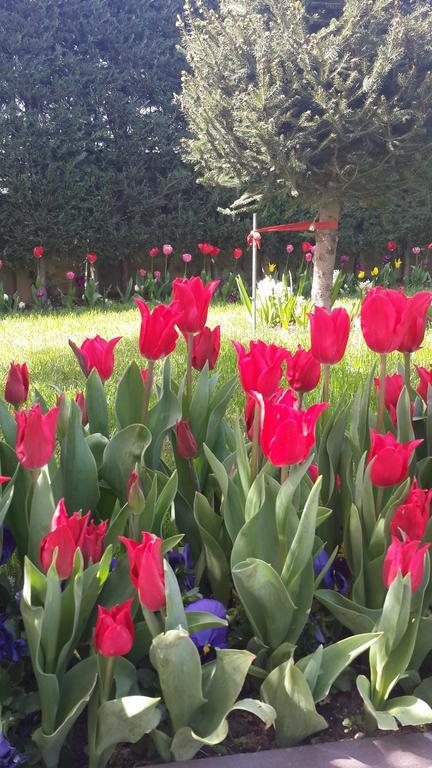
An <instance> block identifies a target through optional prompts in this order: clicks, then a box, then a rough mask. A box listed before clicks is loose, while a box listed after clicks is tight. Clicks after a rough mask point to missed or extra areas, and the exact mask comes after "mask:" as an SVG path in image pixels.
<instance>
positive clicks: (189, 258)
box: [182, 253, 192, 264]
mask: <svg viewBox="0 0 432 768" xmlns="http://www.w3.org/2000/svg"><path fill="white" fill-rule="evenodd" d="M182 259H183V261H184V263H185V264H189V262H190V261H192V254H191V253H184V254H183V256H182Z"/></svg>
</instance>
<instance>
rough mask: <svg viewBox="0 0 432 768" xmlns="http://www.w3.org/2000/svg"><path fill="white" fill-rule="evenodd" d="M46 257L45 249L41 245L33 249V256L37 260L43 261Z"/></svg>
mask: <svg viewBox="0 0 432 768" xmlns="http://www.w3.org/2000/svg"><path fill="white" fill-rule="evenodd" d="M43 255H44V249H43V248H42V246H41V245H37V246H36V247H35V248H33V256H34V257H35V259H41V258H42V256H43Z"/></svg>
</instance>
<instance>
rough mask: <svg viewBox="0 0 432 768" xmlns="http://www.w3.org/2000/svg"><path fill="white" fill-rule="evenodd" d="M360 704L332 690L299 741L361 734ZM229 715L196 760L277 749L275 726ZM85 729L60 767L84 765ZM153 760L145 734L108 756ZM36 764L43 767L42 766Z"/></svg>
mask: <svg viewBox="0 0 432 768" xmlns="http://www.w3.org/2000/svg"><path fill="white" fill-rule="evenodd" d="M362 704H363V702H362V701H361V699H360V697H359V695H358V694H357V692H356V691H349V692H335V693H334V694H332V695H331V696H329V697H328V698H327V699H325V700H324V701H323V702H322V703H321V704H319V705H318V706H317V710H318V712H319V713H320V714H322V715H323V717H325V719H326V720H327V722H328V724H329V727H328V728H327V729H326V730H325V731H321V733H318V734H316V735H315V736H313V737H312V738H310V739H307V740H306V741H304V742H302V744H319V743H323V742H327V741H341V740H342V739H352V738H362V737H363V735H364V731H363V723H362V717H361V714H359V713H361V712H362ZM228 719H229V736H228V738H227V739H226V740H225V741H224V742H223V743H222V744H219V745H218V746H216V747H213V748H211V749H210V748H205V749H202V750H201V751H200V752H199V753H198V754H197V756H196V760H199V759H200V758H201V759H202V758H206V757H215V756H224V755H232V754H238V753H241V752H262V751H265V750H269V749H277V744H276V741H275V733H274V729H273V728H269V729H268V730H266V729H265V728H264V725H263V724H262V723H261V722H260V721H259V720H257V718H255V717H254V716H253V715H250V714H248V713H246V712H233V713H232V714H231V715H230V716H229V718H228ZM80 729H82V738H80V733H79V732H80ZM426 730H430V727H428V726H423V727H418V728H413V727H406V728H401V729H400V731H399V732H402V733H407V732H417V733H421V732H424V731H426ZM85 731H86V723H85V722H84V721H83V722H79V723H78V726H77V728H76V729H75V732H74V738H73V739H72V740H69V749H70V751H69V750H68V749H67V747H66V749H65V751H64V753H63V760H62V768H87V765H88V761H87V757H86V755H85V754H84V753H83V751H82V745H83V744H84V743H85V735H86V733H85ZM391 733H393V731H379V732H377V734H378V735H379V736H380V737H381V736H386V735H388V734H391ZM156 764H161V763H160V762H159V759H158V756H157V755H156V754H155V752H154V749H153V745H152V742H151V739H150V738H149V737H145V738H144V739H143V740H142V741H141V742H140V743H139V744H137V745H135V746H133V747H129V746H126V745H125V746H120V747H119V748H118V749H117V750H116V752H115V754H114V755H113V757H112V758H111V761H110V762H109V764H108V768H147V767H148V766H151V765H156ZM162 765H163V764H162ZM179 765H181V764H179ZM37 768H42V766H38V767H37Z"/></svg>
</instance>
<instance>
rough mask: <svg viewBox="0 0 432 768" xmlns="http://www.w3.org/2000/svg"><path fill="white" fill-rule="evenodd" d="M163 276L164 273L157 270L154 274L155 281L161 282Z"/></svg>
mask: <svg viewBox="0 0 432 768" xmlns="http://www.w3.org/2000/svg"><path fill="white" fill-rule="evenodd" d="M161 274H162V273H161V272H159V271H158V270H156V272H153V277H154V279H155V280H159V278H160V276H161Z"/></svg>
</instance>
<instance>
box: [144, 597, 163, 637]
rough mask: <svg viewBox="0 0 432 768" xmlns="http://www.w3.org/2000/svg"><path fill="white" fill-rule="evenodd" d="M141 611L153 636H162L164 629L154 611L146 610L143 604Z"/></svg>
mask: <svg viewBox="0 0 432 768" xmlns="http://www.w3.org/2000/svg"><path fill="white" fill-rule="evenodd" d="M141 610H142V612H143V616H144V619H145V623H146V624H147V627H148V630H149V632H150V634H151V636H152V637H157V636H158V635H160V634H161V632H163V627H162V625H161V622H160V621H159V619H158V617H157V616H156V615H155V614H154V613H153V611H149V609H148V608H146V607H145V605H143V604H142V603H141Z"/></svg>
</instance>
